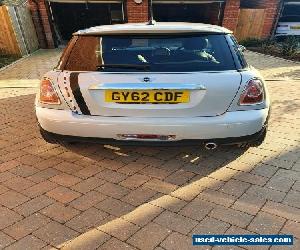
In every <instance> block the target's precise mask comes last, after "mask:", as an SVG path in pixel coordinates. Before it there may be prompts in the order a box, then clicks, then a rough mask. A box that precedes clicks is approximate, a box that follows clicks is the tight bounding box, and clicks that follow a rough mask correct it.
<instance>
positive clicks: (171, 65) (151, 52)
mask: <svg viewBox="0 0 300 250" xmlns="http://www.w3.org/2000/svg"><path fill="white" fill-rule="evenodd" d="M64 65H65V66H64V69H65V70H70V71H104V72H127V71H128V72H129V71H130V72H132V71H150V72H191V71H223V70H234V69H236V67H235V64H234V60H233V57H232V54H231V51H230V49H229V45H228V44H227V41H226V38H225V36H224V35H198V34H197V35H181V36H178V35H159V36H157V35H155V36H150V35H140V36H137V35H127V36H102V37H100V36H78V37H77V41H76V43H75V44H74V47H73V49H72V50H71V52H70V55H69V57H68V60H67V62H66V63H65V64H64Z"/></svg>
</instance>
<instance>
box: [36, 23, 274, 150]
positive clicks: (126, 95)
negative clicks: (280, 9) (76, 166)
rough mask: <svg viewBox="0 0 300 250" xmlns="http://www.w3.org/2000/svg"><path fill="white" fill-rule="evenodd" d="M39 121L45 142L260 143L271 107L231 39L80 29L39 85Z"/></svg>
mask: <svg viewBox="0 0 300 250" xmlns="http://www.w3.org/2000/svg"><path fill="white" fill-rule="evenodd" d="M35 106H36V115H37V119H38V122H39V125H40V129H41V134H42V136H43V138H44V139H45V140H46V141H48V142H51V143H56V142H63V141H79V140H81V141H99V142H107V141H109V142H110V141H114V142H126V143H129V141H134V142H135V143H136V142H138V143H144V142H151V143H154V142H159V144H164V145H171V144H174V143H175V142H177V143H178V142H180V143H188V144H203V145H205V147H206V148H207V149H214V148H216V147H217V146H218V145H219V144H238V145H243V146H258V145H260V144H261V143H262V142H263V140H264V138H265V136H266V131H267V124H268V117H269V110H270V100H269V96H268V92H267V88H266V85H265V83H264V80H263V78H262V76H261V75H260V74H259V73H258V71H256V70H255V69H254V68H253V67H251V66H250V65H248V64H247V62H246V60H245V58H244V56H243V52H242V49H241V46H239V45H238V43H237V42H236V40H235V38H234V37H233V35H232V32H231V31H229V30H227V29H225V28H222V27H219V26H213V25H207V24H192V23H155V24H150V25H149V24H146V23H140V24H120V25H108V26H99V27H92V28H89V29H86V30H81V31H78V32H77V33H75V34H74V36H73V38H72V40H71V41H70V42H69V44H68V46H67V48H66V49H65V51H64V53H63V55H62V57H61V59H60V61H59V63H58V66H57V67H56V68H55V69H54V70H52V71H50V72H48V73H47V74H46V75H45V76H44V78H43V79H42V81H41V86H40V92H39V93H38V95H37V98H36V104H35Z"/></svg>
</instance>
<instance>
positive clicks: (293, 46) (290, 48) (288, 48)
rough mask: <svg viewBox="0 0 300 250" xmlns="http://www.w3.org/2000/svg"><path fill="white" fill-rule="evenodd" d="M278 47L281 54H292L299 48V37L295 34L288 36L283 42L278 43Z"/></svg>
mask: <svg viewBox="0 0 300 250" xmlns="http://www.w3.org/2000/svg"><path fill="white" fill-rule="evenodd" d="M279 49H280V53H281V55H283V56H288V57H290V56H294V55H296V54H297V52H298V51H299V50H300V47H299V39H298V38H296V37H295V36H289V37H287V38H286V39H285V40H284V42H282V43H280V45H279Z"/></svg>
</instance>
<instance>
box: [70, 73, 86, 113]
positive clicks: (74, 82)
mask: <svg viewBox="0 0 300 250" xmlns="http://www.w3.org/2000/svg"><path fill="white" fill-rule="evenodd" d="M79 74H80V73H78V72H76V73H71V74H70V87H71V89H72V93H73V95H74V98H75V100H76V102H77V104H78V107H79V108H80V110H81V112H82V114H84V115H91V112H90V110H89V108H88V106H87V105H86V103H85V101H84V98H83V96H82V93H81V90H80V87H79V84H78V75H79Z"/></svg>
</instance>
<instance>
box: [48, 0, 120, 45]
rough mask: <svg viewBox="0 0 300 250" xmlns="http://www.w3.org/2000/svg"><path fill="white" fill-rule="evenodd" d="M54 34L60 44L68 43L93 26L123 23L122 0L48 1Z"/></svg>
mask: <svg viewBox="0 0 300 250" xmlns="http://www.w3.org/2000/svg"><path fill="white" fill-rule="evenodd" d="M48 2H49V6H50V12H51V15H52V21H53V27H54V33H55V36H56V40H57V43H58V44H64V43H66V42H67V41H68V40H69V39H70V38H71V36H72V34H73V33H74V32H76V31H78V30H80V29H86V28H89V27H93V26H98V25H105V24H114V23H123V22H124V11H123V2H122V1H121V0H100V1H96V0H94V1H88V2H87V1H81V0H50V1H49V0H48Z"/></svg>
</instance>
